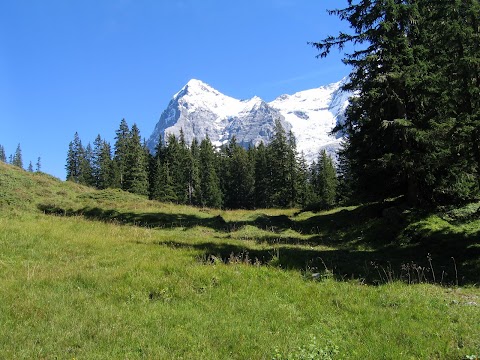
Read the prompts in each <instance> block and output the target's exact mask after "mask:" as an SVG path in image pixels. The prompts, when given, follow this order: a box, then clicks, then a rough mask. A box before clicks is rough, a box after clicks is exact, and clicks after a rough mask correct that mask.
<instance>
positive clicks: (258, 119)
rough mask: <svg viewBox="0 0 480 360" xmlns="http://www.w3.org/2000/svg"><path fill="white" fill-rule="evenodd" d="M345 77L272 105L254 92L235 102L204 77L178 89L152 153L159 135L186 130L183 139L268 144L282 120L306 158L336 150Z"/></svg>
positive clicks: (151, 140)
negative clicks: (235, 140)
mask: <svg viewBox="0 0 480 360" xmlns="http://www.w3.org/2000/svg"><path fill="white" fill-rule="evenodd" d="M341 85H342V81H340V82H337V83H334V84H330V85H327V86H323V87H319V88H316V89H311V90H306V91H301V92H298V93H296V94H293V95H282V96H280V97H278V98H277V99H275V100H274V101H272V102H270V103H266V102H265V101H263V100H262V99H260V98H259V97H257V96H255V97H253V98H251V99H249V100H237V99H235V98H232V97H229V96H226V95H224V94H222V93H220V92H219V91H217V90H215V89H214V88H212V87H211V86H209V85H207V84H205V83H203V82H202V81H200V80H195V79H192V80H190V81H189V82H188V83H187V85H185V86H184V87H183V88H182V89H181V90H180V91H179V92H178V93H176V94H175V95H174V96H173V98H172V100H171V101H170V103H169V104H168V106H167V108H166V109H165V110H164V111H163V113H162V115H161V117H160V120H159V122H158V123H157V125H156V126H155V129H154V131H153V133H152V135H151V136H150V138H149V139H148V141H147V146H148V148H149V149H150V150H151V151H152V152H153V150H154V148H155V146H156V144H157V143H158V140H159V139H160V136H161V137H162V138H163V139H165V138H166V136H167V134H169V133H171V134H175V135H177V136H178V135H179V134H180V130H181V129H183V133H184V136H185V140H186V142H187V143H191V141H192V140H193V139H194V138H197V139H198V140H199V141H201V140H202V139H204V138H205V137H206V136H207V135H208V137H209V138H210V140H211V141H212V143H214V144H215V145H217V146H220V145H221V144H224V143H226V142H228V141H229V140H230V139H231V138H232V136H235V137H236V138H237V142H238V143H240V144H242V145H244V146H248V144H253V145H258V144H259V143H260V142H261V141H263V142H264V143H268V142H269V141H270V139H271V136H272V134H273V130H274V124H275V120H276V119H279V120H280V121H281V123H282V125H283V127H284V128H285V130H286V131H287V132H288V131H290V130H292V132H293V133H294V135H295V137H296V139H297V149H298V151H299V152H302V151H303V153H304V155H305V156H306V158H307V160H309V161H311V160H313V159H314V158H315V157H316V154H318V151H319V149H320V148H325V149H327V151H328V152H334V151H335V150H336V149H337V148H338V147H339V145H340V141H341V138H340V136H332V135H330V134H329V133H330V131H331V130H332V129H333V128H334V127H335V125H336V124H337V122H341V121H343V113H344V111H345V108H346V106H347V104H348V98H349V96H350V95H349V94H348V93H345V92H343V91H342V90H340V86H341Z"/></svg>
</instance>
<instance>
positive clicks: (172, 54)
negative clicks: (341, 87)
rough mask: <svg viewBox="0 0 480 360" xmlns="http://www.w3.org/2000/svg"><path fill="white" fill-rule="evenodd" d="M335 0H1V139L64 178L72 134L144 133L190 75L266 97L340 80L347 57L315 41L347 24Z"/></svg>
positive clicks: (238, 93)
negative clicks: (319, 48) (320, 55)
mask: <svg viewBox="0 0 480 360" xmlns="http://www.w3.org/2000/svg"><path fill="white" fill-rule="evenodd" d="M346 2H347V1H346V0H345V1H343V0H342V1H340V0H316V1H315V0H242V1H225V0H169V1H167V0H82V1H73V0H71V1H70V0H35V1H34V0H19V1H2V2H1V3H0V144H1V145H3V146H4V147H5V150H6V153H7V156H8V155H9V154H11V153H13V152H14V151H15V149H16V146H17V144H18V143H20V144H21V148H22V153H23V161H24V164H25V167H27V166H28V162H29V161H30V160H31V161H32V163H33V164H35V162H36V160H37V157H39V156H40V157H41V159H42V171H44V172H47V173H50V174H52V175H54V176H57V177H59V178H61V179H64V178H65V158H66V154H67V149H68V143H69V142H70V141H71V140H72V139H73V135H74V133H75V132H76V131H78V133H79V135H80V138H81V139H82V142H83V143H84V144H85V145H86V144H87V143H88V142H92V143H93V140H94V139H95V137H96V135H97V134H100V135H101V136H102V137H103V138H105V139H107V140H108V141H110V142H112V144H113V141H114V139H113V137H114V133H115V130H116V129H117V128H118V125H119V124H120V121H121V119H122V118H125V119H126V120H127V122H128V124H129V125H130V126H131V125H132V124H133V123H137V125H138V126H139V128H140V131H141V135H142V136H143V137H148V136H149V135H150V134H151V132H152V131H153V129H154V127H155V124H156V122H157V121H158V119H159V117H160V114H161V112H162V111H163V109H165V107H166V106H167V104H168V102H169V100H170V98H171V97H172V96H173V94H175V93H176V92H177V91H178V90H180V88H181V87H183V86H184V85H185V84H186V83H187V82H188V80H190V79H191V78H196V79H200V80H202V81H204V82H206V83H208V84H210V85H211V86H213V87H214V88H216V89H217V90H219V91H221V92H223V93H224V94H226V95H229V96H233V97H236V98H239V99H246V98H250V97H253V96H255V95H257V96H260V97H261V98H263V99H264V100H266V101H270V100H273V99H274V98H276V97H277V96H279V95H281V94H285V93H290V94H291V93H294V92H296V91H301V90H305V89H310V88H314V87H318V86H321V85H325V84H328V83H331V82H335V81H338V80H340V79H341V78H342V77H344V76H346V75H347V74H348V68H346V67H345V66H344V65H343V64H342V62H341V58H342V54H340V53H339V52H338V51H336V50H335V51H333V52H332V54H331V56H330V57H329V58H327V59H317V58H316V57H315V56H316V55H317V52H316V51H315V49H313V48H312V47H311V46H309V45H307V42H308V41H317V40H320V39H323V38H324V37H326V36H327V35H332V34H337V33H338V31H340V30H342V29H343V30H345V24H344V23H342V22H340V21H339V20H338V19H337V18H336V17H334V16H329V15H328V14H327V13H326V10H327V9H333V8H337V7H343V6H345V5H346Z"/></svg>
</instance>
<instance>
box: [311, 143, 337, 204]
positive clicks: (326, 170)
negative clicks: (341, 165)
mask: <svg viewBox="0 0 480 360" xmlns="http://www.w3.org/2000/svg"><path fill="white" fill-rule="evenodd" d="M316 169H317V171H316V173H315V177H316V181H315V185H316V187H315V189H314V190H315V192H316V194H317V198H318V205H319V206H320V208H322V209H329V208H332V207H333V206H334V205H335V202H336V197H337V174H336V171H335V167H334V165H333V161H332V158H331V157H330V156H328V155H327V152H326V151H325V150H322V151H321V152H320V154H319V156H318V160H317V168H316Z"/></svg>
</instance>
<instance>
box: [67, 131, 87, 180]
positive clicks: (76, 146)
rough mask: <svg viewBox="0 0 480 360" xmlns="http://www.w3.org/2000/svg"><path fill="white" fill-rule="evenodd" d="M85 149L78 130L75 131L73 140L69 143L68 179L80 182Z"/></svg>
mask: <svg viewBox="0 0 480 360" xmlns="http://www.w3.org/2000/svg"><path fill="white" fill-rule="evenodd" d="M84 153H85V150H84V148H83V145H82V141H81V140H80V136H79V135H78V132H75V135H74V137H73V141H71V142H70V143H69V144H68V153H67V164H66V166H65V169H66V170H67V181H73V182H76V183H78V182H79V181H80V178H81V165H80V164H81V163H82V161H83V158H84Z"/></svg>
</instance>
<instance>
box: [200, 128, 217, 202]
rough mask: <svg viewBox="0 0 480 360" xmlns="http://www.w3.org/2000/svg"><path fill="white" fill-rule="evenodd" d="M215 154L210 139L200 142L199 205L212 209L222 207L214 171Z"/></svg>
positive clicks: (215, 171)
mask: <svg viewBox="0 0 480 360" xmlns="http://www.w3.org/2000/svg"><path fill="white" fill-rule="evenodd" d="M216 161H217V159H216V154H215V150H214V148H213V145H212V143H211V141H210V139H209V138H208V136H207V138H206V139H204V140H202V142H201V143H200V150H199V168H200V205H201V206H207V207H212V208H219V207H221V206H222V192H221V190H220V180H219V178H218V175H217V169H216V165H217V164H216Z"/></svg>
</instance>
